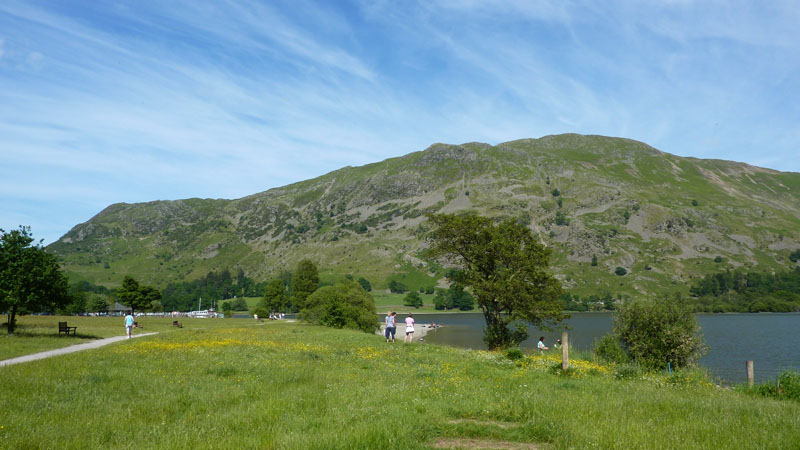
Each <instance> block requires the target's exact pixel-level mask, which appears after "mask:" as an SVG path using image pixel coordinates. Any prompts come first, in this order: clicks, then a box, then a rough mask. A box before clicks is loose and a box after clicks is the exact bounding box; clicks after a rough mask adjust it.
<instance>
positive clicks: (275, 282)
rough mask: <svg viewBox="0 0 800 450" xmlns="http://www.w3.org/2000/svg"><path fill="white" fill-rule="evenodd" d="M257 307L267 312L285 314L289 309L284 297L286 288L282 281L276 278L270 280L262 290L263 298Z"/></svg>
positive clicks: (286, 299)
mask: <svg viewBox="0 0 800 450" xmlns="http://www.w3.org/2000/svg"><path fill="white" fill-rule="evenodd" d="M259 306H261V307H263V308H264V309H266V310H267V311H272V312H285V311H286V309H287V308H288V307H289V301H288V298H287V297H286V287H285V286H284V285H283V281H282V280H279V279H277V278H275V279H272V280H270V282H269V283H267V286H266V287H265V288H264V297H263V298H262V299H261V302H260V303H259Z"/></svg>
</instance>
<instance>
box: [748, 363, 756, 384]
mask: <svg viewBox="0 0 800 450" xmlns="http://www.w3.org/2000/svg"><path fill="white" fill-rule="evenodd" d="M754 382H755V377H754V376H753V361H747V386H748V387H753V383H754Z"/></svg>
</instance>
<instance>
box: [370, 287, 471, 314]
mask: <svg viewBox="0 0 800 450" xmlns="http://www.w3.org/2000/svg"><path fill="white" fill-rule="evenodd" d="M372 296H373V297H374V298H375V308H376V309H377V310H378V313H379V314H382V313H385V312H386V311H387V310H391V311H395V312H398V313H401V314H406V313H409V312H410V313H442V312H452V313H460V312H462V311H459V310H457V309H456V310H450V311H439V310H437V309H436V308H434V307H433V294H419V296H420V297H421V298H422V304H423V306H422V307H421V308H412V307H410V306H405V305H403V298H405V296H406V294H387V293H386V292H376V291H372ZM475 311H476V310H472V311H469V312H475Z"/></svg>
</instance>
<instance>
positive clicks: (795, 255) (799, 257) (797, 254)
mask: <svg viewBox="0 0 800 450" xmlns="http://www.w3.org/2000/svg"><path fill="white" fill-rule="evenodd" d="M789 260H790V261H791V262H793V263H796V262H797V261H800V249H797V250H795V251H793V252H792V253H790V254H789Z"/></svg>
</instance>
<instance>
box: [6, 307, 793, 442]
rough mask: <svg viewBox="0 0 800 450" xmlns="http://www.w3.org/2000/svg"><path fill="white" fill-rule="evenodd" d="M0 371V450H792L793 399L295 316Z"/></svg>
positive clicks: (227, 324) (225, 324) (228, 324)
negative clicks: (538, 449) (318, 323)
mask: <svg viewBox="0 0 800 450" xmlns="http://www.w3.org/2000/svg"><path fill="white" fill-rule="evenodd" d="M206 322H207V323H208V324H212V323H215V325H214V326H216V328H212V327H205V328H201V327H197V328H194V329H192V328H188V329H187V328H184V329H183V330H176V331H174V332H169V333H167V332H165V333H161V334H159V335H156V336H149V337H143V338H140V339H135V340H131V341H127V340H125V341H122V342H119V343H116V344H112V345H109V346H107V347H103V348H101V349H97V350H89V351H85V352H80V353H75V354H71V355H66V356H61V357H56V358H51V359H47V360H41V361H37V362H32V363H26V364H20V365H15V366H9V367H3V368H0V379H2V380H3V383H2V390H3V392H2V396H0V399H1V400H0V448H51V447H61V448H81V449H83V448H104V449H105V448H112V449H113V448H158V449H164V448H199V449H203V448H282V449H283V448H385V447H391V448H404V449H414V448H430V444H431V443H433V442H434V441H435V440H436V439H438V438H442V437H471V438H485V439H496V440H504V441H512V442H514V441H518V442H537V443H542V444H547V445H549V446H550V447H551V448H589V447H599V448H796V447H797V443H798V442H800V405H798V404H797V403H795V402H778V401H774V400H770V399H763V398H758V397H751V396H747V395H742V394H740V393H737V392H733V391H729V390H724V389H720V388H717V387H714V386H713V385H711V384H709V383H691V382H687V383H682V384H681V383H670V382H669V380H668V379H667V378H664V377H660V378H659V377H655V376H653V377H650V378H647V377H636V378H634V379H631V380H617V379H616V378H615V377H614V374H613V371H611V370H609V369H608V368H607V367H605V366H600V365H597V364H595V363H592V362H589V361H580V360H574V361H573V369H572V370H571V371H568V372H567V373H558V371H554V370H553V367H554V366H555V365H557V364H558V361H559V359H558V358H559V356H558V355H557V354H555V353H552V352H551V353H546V354H543V355H539V354H533V355H526V356H524V357H522V358H518V359H517V360H510V359H509V358H508V357H507V356H506V355H505V354H503V353H490V352H482V351H470V350H462V349H454V348H448V347H439V346H434V345H425V344H416V343H415V344H408V345H406V344H402V343H399V342H398V343H394V344H387V343H386V342H385V341H384V340H383V339H382V338H380V337H378V336H373V335H369V334H365V333H359V332H353V331H345V330H333V329H327V328H322V327H315V326H310V325H304V324H300V323H284V322H281V323H277V322H264V323H262V324H256V323H255V322H250V321H233V320H220V321H210V320H208V321H206Z"/></svg>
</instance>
